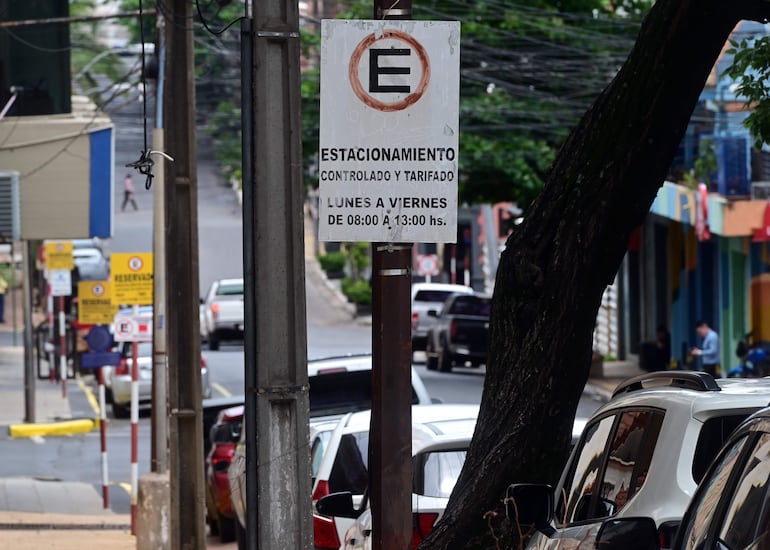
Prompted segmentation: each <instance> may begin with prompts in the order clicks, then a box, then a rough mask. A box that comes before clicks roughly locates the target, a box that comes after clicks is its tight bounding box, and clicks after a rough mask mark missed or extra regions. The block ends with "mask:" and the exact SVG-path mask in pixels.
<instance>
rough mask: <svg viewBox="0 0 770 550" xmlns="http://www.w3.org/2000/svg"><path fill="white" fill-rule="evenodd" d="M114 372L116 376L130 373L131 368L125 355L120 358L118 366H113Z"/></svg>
mask: <svg viewBox="0 0 770 550" xmlns="http://www.w3.org/2000/svg"><path fill="white" fill-rule="evenodd" d="M115 374H117V375H118V376H126V375H128V374H131V369H130V368H129V367H128V359H126V358H125V357H124V358H123V359H121V360H120V363H118V366H117V367H115Z"/></svg>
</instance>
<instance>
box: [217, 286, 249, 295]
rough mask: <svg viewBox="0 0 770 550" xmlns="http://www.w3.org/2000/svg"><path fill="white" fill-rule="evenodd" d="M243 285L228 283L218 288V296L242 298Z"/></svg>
mask: <svg viewBox="0 0 770 550" xmlns="http://www.w3.org/2000/svg"><path fill="white" fill-rule="evenodd" d="M242 295H243V283H227V284H221V285H219V286H218V287H217V296H242Z"/></svg>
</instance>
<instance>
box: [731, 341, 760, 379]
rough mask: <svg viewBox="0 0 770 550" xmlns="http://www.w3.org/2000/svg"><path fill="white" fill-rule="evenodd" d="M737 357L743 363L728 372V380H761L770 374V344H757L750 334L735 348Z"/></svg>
mask: <svg viewBox="0 0 770 550" xmlns="http://www.w3.org/2000/svg"><path fill="white" fill-rule="evenodd" d="M735 355H737V356H738V359H740V361H741V362H740V364H739V365H738V366H736V367H733V368H732V369H730V370H729V371H728V372H727V377H728V378H761V377H763V376H768V374H770V342H767V341H764V340H760V341H757V342H755V341H754V340H753V338H752V333H751V332H749V333H748V334H746V335H745V336H744V337H743V338H742V339H741V340H740V341H739V342H738V345H737V346H735Z"/></svg>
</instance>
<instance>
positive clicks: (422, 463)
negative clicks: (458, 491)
mask: <svg viewBox="0 0 770 550" xmlns="http://www.w3.org/2000/svg"><path fill="white" fill-rule="evenodd" d="M465 453H466V451H465V450H457V451H434V452H431V453H426V454H425V455H422V456H421V457H420V459H419V460H416V461H415V464H414V466H415V470H417V469H418V468H420V471H419V472H418V471H415V475H414V477H415V487H414V491H415V493H417V494H418V495H423V496H426V497H436V498H449V495H451V494H452V489H454V487H455V484H456V483H457V478H459V477H460V470H462V469H463V464H464V463H465Z"/></svg>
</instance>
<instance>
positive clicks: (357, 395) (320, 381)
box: [309, 369, 419, 417]
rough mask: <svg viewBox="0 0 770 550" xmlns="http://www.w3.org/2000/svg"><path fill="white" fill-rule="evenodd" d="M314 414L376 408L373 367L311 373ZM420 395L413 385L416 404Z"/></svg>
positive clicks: (413, 397)
mask: <svg viewBox="0 0 770 550" xmlns="http://www.w3.org/2000/svg"><path fill="white" fill-rule="evenodd" d="M309 383H310V416H311V417H316V416H325V415H330V414H340V413H347V412H355V411H365V410H368V409H371V408H372V371H371V369H364V370H355V371H340V372H325V373H321V374H317V375H315V376H311V377H310V380H309ZM418 402H419V397H417V394H416V393H415V392H414V387H412V404H417V403H418Z"/></svg>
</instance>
